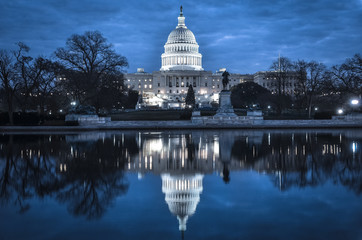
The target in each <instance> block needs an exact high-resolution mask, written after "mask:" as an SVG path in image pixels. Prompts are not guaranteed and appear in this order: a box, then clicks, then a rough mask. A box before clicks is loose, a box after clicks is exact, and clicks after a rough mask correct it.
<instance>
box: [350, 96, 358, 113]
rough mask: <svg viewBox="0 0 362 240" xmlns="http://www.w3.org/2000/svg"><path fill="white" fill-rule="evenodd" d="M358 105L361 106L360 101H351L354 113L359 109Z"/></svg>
mask: <svg viewBox="0 0 362 240" xmlns="http://www.w3.org/2000/svg"><path fill="white" fill-rule="evenodd" d="M358 104H359V101H358V99H352V100H351V105H352V111H353V112H355V111H356V108H357V106H358Z"/></svg>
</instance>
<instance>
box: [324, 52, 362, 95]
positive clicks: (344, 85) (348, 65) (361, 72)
mask: <svg viewBox="0 0 362 240" xmlns="http://www.w3.org/2000/svg"><path fill="white" fill-rule="evenodd" d="M331 75H332V80H333V87H334V88H337V89H338V90H339V92H341V93H347V94H348V93H349V94H352V95H357V96H359V97H361V95H362V58H361V55H360V54H355V55H354V57H353V58H347V59H346V61H345V62H344V63H343V64H341V65H336V66H333V67H332V69H331Z"/></svg>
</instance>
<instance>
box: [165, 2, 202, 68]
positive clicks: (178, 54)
mask: <svg viewBox="0 0 362 240" xmlns="http://www.w3.org/2000/svg"><path fill="white" fill-rule="evenodd" d="M161 58H162V67H161V71H167V70H203V68H202V61H201V58H202V55H201V54H200V53H199V45H198V44H197V42H196V39H195V35H194V34H193V33H192V32H191V30H189V29H188V28H187V27H186V25H185V17H184V15H183V13H182V7H181V9H180V16H179V17H178V25H177V26H176V29H174V30H172V32H171V33H170V34H169V35H168V39H167V42H166V44H165V52H164V53H163V54H162V56H161Z"/></svg>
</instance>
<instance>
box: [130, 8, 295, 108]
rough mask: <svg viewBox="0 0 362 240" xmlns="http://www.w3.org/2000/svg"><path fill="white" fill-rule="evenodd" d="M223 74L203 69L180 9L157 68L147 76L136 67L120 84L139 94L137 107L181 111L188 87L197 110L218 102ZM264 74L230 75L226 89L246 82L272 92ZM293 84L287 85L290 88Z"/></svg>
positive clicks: (197, 46)
mask: <svg viewBox="0 0 362 240" xmlns="http://www.w3.org/2000/svg"><path fill="white" fill-rule="evenodd" d="M224 71H226V69H225V68H221V69H220V70H219V71H216V72H214V73H213V72H212V71H206V70H204V69H203V67H202V54H201V53H200V52H199V45H198V43H197V41H196V37H195V35H194V34H193V33H192V31H191V30H190V29H188V28H187V26H186V24H185V16H184V14H183V11H182V6H181V8H180V15H179V17H178V24H177V26H176V28H175V29H174V30H172V31H171V33H170V34H169V35H168V38H167V42H166V43H165V45H164V53H162V55H161V69H160V70H159V71H154V72H152V73H147V72H145V71H144V69H143V68H138V69H137V72H136V73H127V74H125V84H124V85H125V87H127V88H129V89H133V90H135V91H138V92H139V94H140V96H141V97H140V100H139V102H138V104H137V108H142V107H157V108H184V107H185V98H186V94H187V90H188V88H189V85H192V87H193V89H194V92H195V99H196V104H197V105H198V106H199V107H209V106H211V104H212V103H218V101H219V92H220V91H221V90H222V88H223V86H222V73H223V72H224ZM266 75H267V72H258V73H256V74H239V73H230V76H229V80H230V82H229V86H228V88H229V89H230V88H231V87H232V86H235V85H238V84H240V83H244V82H248V81H249V82H257V83H258V84H260V85H262V86H263V85H264V87H266V88H268V89H269V90H271V91H272V93H273V89H271V88H272V87H273V84H269V83H266V82H269V79H268V77H266ZM255 76H256V79H255ZM292 81H293V79H292ZM294 85H295V84H294ZM294 85H293V84H290V86H294ZM290 93H293V89H290Z"/></svg>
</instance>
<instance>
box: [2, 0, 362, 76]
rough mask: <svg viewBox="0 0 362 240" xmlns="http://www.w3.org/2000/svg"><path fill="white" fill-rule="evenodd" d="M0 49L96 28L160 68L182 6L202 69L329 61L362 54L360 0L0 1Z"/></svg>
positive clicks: (35, 46) (132, 66) (55, 42)
mask: <svg viewBox="0 0 362 240" xmlns="http://www.w3.org/2000/svg"><path fill="white" fill-rule="evenodd" d="M0 2H1V7H0V48H2V49H13V48H14V47H15V43H16V42H19V41H22V42H24V43H26V44H27V45H29V46H30V47H31V52H30V54H31V55H33V56H37V55H43V56H51V55H52V53H53V52H54V50H55V49H56V48H58V47H62V46H64V45H65V41H66V39H67V38H69V37H70V36H71V35H72V34H74V33H77V34H82V33H84V32H85V31H88V30H92V31H93V30H98V31H100V32H101V33H102V34H103V35H104V36H105V37H106V38H107V39H108V41H109V42H110V43H112V44H113V45H114V47H115V49H116V51H117V52H118V53H120V54H122V55H124V56H125V57H127V59H128V61H129V68H128V69H126V70H127V71H128V72H135V71H136V68H137V67H143V68H145V71H147V72H152V71H155V70H159V69H160V67H161V54H162V52H163V45H164V44H165V42H166V41H167V36H168V34H169V33H170V32H171V31H172V30H173V29H174V28H175V26H176V25H177V17H178V14H179V6H180V5H181V4H182V5H183V7H184V15H185V17H186V26H187V27H188V28H189V29H190V30H191V31H193V33H194V34H195V36H196V40H197V42H198V44H199V45H200V52H201V54H202V55H203V67H204V69H205V70H211V71H216V70H217V69H219V68H222V67H226V68H227V69H228V70H229V71H230V72H238V73H254V72H256V71H260V70H268V68H269V67H270V65H271V62H272V61H274V60H275V59H277V57H278V54H279V53H280V54H281V55H282V56H286V57H289V58H290V59H292V60H298V59H304V60H317V61H319V62H323V63H325V64H327V65H328V66H331V65H333V64H339V63H342V62H343V61H344V60H345V59H346V58H348V57H352V56H353V55H354V54H355V53H362V0H239V1H237V0H235V1H231V0H208V1H206V0H205V1H202V0H199V1H194V0H190V1H186V0H185V1H179V0H178V1H176V0H152V1H150V0H133V1H130V0H127V1H126V0H77V1H74V0H31V1H29V0H7V1H6V0H0Z"/></svg>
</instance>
